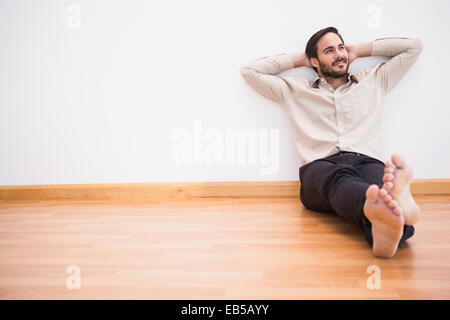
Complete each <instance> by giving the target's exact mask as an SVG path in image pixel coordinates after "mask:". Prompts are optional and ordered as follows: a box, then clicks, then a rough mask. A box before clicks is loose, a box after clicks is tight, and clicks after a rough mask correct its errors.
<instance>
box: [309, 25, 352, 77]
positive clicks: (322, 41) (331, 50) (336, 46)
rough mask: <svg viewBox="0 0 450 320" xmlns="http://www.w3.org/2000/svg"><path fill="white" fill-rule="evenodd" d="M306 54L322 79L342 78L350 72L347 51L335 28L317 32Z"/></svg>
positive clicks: (310, 40) (310, 41)
mask: <svg viewBox="0 0 450 320" xmlns="http://www.w3.org/2000/svg"><path fill="white" fill-rule="evenodd" d="M305 53H306V55H307V56H308V59H309V62H310V63H311V65H312V67H313V69H314V70H315V71H316V72H317V73H318V74H319V76H321V77H330V78H341V77H343V76H345V75H346V74H347V72H348V67H349V65H348V53H347V49H346V48H345V45H344V40H343V39H342V37H341V35H340V34H339V32H338V30H337V29H336V28H334V27H328V28H325V29H322V30H320V31H318V32H316V33H315V34H314V35H313V36H312V37H311V38H310V39H309V41H308V43H307V44H306V49H305ZM341 62H342V63H341Z"/></svg>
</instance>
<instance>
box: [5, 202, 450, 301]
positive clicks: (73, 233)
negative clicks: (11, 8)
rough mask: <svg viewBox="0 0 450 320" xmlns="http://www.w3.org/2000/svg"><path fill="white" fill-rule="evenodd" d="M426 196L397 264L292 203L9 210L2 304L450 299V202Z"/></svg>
mask: <svg viewBox="0 0 450 320" xmlns="http://www.w3.org/2000/svg"><path fill="white" fill-rule="evenodd" d="M415 199H416V201H417V203H418V204H419V206H420V207H421V208H422V212H423V216H422V218H421V220H420V221H419V223H418V224H417V225H416V234H415V236H414V237H413V238H411V239H410V240H408V241H407V242H406V243H405V244H404V245H402V246H401V248H400V249H399V251H398V253H397V255H396V256H395V257H394V258H391V259H378V258H375V257H373V255H372V252H371V249H370V247H369V245H368V244H367V243H366V241H365V240H364V237H363V234H362V232H361V229H360V228H359V227H358V226H356V225H353V224H351V223H347V222H345V221H343V220H341V219H340V218H339V217H336V216H334V215H331V214H324V213H317V212H313V211H309V210H306V209H304V208H303V206H302V205H301V203H300V202H299V200H297V199H293V198H285V199H282V198H279V199H278V198H277V199H238V198H236V199H205V200H188V201H181V202H180V201H178V202H165V203H156V202H153V203H138V202H134V203H124V202H122V203H119V202H114V203H113V202H94V201H90V202H68V201H65V202H56V201H53V202H52V201H45V202H42V201H41V202H3V203H0V299H450V199H449V198H448V196H417V197H415ZM70 265H76V266H78V267H79V268H80V271H81V287H80V289H78V290H77V289H73V290H70V289H69V288H68V287H67V285H66V283H67V279H68V278H69V276H70V274H69V273H67V272H66V271H67V268H68V267H69V266H70ZM371 265H375V266H378V267H379V268H380V271H381V273H380V284H381V288H380V289H369V288H368V287H367V279H368V278H369V277H370V276H371V274H369V273H367V268H368V267H369V266H371Z"/></svg>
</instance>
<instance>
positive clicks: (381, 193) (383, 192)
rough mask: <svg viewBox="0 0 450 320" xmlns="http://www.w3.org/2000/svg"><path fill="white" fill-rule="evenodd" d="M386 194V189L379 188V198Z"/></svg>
mask: <svg viewBox="0 0 450 320" xmlns="http://www.w3.org/2000/svg"><path fill="white" fill-rule="evenodd" d="M387 194H388V192H387V190H386V189H384V188H381V189H380V196H381V197H384V196H386V195H387Z"/></svg>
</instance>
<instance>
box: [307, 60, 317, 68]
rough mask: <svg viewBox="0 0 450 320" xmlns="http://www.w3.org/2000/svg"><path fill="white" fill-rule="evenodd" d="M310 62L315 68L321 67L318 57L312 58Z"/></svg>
mask: <svg viewBox="0 0 450 320" xmlns="http://www.w3.org/2000/svg"><path fill="white" fill-rule="evenodd" d="M309 63H311V65H312V66H313V67H315V68H317V67H319V61H318V60H317V59H316V58H310V59H309Z"/></svg>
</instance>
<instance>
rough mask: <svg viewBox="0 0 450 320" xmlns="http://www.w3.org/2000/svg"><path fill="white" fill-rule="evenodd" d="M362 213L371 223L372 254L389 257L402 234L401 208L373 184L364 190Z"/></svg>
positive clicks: (395, 249)
mask: <svg viewBox="0 0 450 320" xmlns="http://www.w3.org/2000/svg"><path fill="white" fill-rule="evenodd" d="M364 215H365V216H366V217H367V219H369V221H370V223H371V224H372V238H373V246H372V251H373V254H374V255H375V256H377V257H383V258H390V257H392V256H393V255H394V254H395V253H396V252H397V248H398V244H399V242H400V239H401V237H402V235H403V225H404V218H403V214H402V209H401V208H400V207H399V206H398V203H397V201H396V200H394V199H392V198H391V197H390V195H387V197H382V196H381V195H380V188H379V187H378V186H377V185H376V184H373V185H371V186H370V187H369V188H368V189H367V191H366V202H365V204H364Z"/></svg>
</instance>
